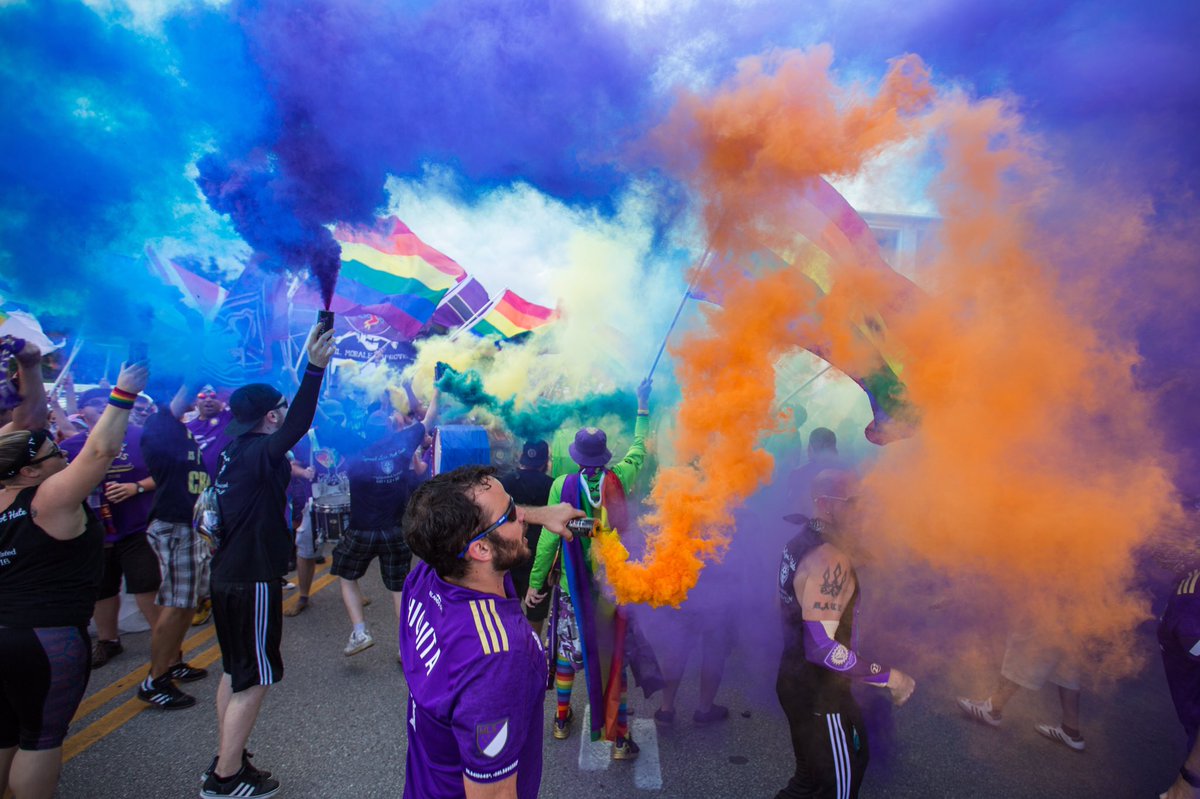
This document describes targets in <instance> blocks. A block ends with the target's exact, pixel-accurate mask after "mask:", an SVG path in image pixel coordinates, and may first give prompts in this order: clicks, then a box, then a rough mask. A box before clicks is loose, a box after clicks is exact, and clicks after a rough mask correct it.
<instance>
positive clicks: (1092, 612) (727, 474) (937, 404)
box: [597, 49, 1171, 675]
mask: <svg viewBox="0 0 1200 799" xmlns="http://www.w3.org/2000/svg"><path fill="white" fill-rule="evenodd" d="M830 63H831V54H830V52H829V51H828V50H827V49H818V50H815V51H813V52H810V53H808V54H798V53H787V54H782V55H777V56H774V57H772V59H770V60H763V59H757V60H752V61H750V62H747V63H746V64H744V65H743V67H742V69H741V70H740V71H739V73H738V75H737V76H736V77H735V78H734V79H733V80H732V81H731V83H730V85H729V86H727V87H725V88H723V89H722V90H720V91H719V92H717V93H716V94H715V95H714V96H713V97H711V98H701V97H697V96H686V97H684V98H682V99H681V101H680V103H679V105H678V107H677V109H676V111H675V113H674V115H673V116H672V117H671V118H670V120H669V121H668V123H667V124H666V126H665V127H664V129H663V130H662V131H660V134H661V135H660V141H661V142H663V146H666V143H667V142H671V143H673V144H672V146H673V147H674V148H675V149H674V150H672V151H671V152H672V157H671V159H670V160H671V163H672V164H673V165H674V167H675V168H676V169H677V170H678V171H679V173H680V174H681V175H683V176H684V177H685V179H687V180H688V181H689V182H690V184H691V185H692V186H693V188H694V189H695V191H696V192H697V194H698V195H699V196H700V197H702V198H703V202H704V211H705V218H706V220H707V224H708V228H709V235H710V242H711V243H712V246H713V247H714V248H719V249H718V251H721V252H725V251H728V252H732V253H733V254H734V256H735V257H733V258H731V259H727V261H726V262H728V263H731V264H739V263H740V264H743V265H744V264H745V263H747V262H749V261H750V260H752V256H753V254H754V253H756V252H761V251H762V250H763V249H764V248H769V249H771V250H773V251H774V252H776V253H779V252H784V251H787V252H789V253H791V256H790V257H789V259H788V260H790V261H791V264H792V265H791V266H790V267H788V266H784V267H783V268H775V269H771V270H758V271H757V272H755V273H753V274H746V273H744V272H743V271H742V269H740V268H734V267H732V266H731V267H730V268H728V269H725V270H722V271H721V272H720V273H719V274H717V275H714V276H712V282H713V283H715V284H718V285H719V286H720V287H721V290H722V292H723V293H722V298H721V299H722V307H720V308H713V309H708V310H706V311H705V315H706V322H707V325H706V328H705V329H704V330H702V331H701V332H698V333H695V334H693V335H691V336H689V337H687V338H685V339H684V340H683V341H682V342H681V343H680V345H679V346H678V347H677V348H676V349H675V350H674V351H673V352H674V355H675V357H676V359H677V362H676V369H677V376H678V379H679V382H680V386H681V391H682V402H681V405H680V407H679V409H678V440H677V441H676V442H675V443H676V452H677V453H678V455H677V460H678V463H677V464H676V465H674V466H670V467H668V468H665V469H663V471H662V472H661V473H660V475H659V478H658V481H657V483H656V484H655V486H654V489H653V493H652V497H651V501H652V504H653V506H654V508H655V510H654V511H653V512H652V513H651V515H650V517H649V518H648V519H647V522H648V526H649V527H650V528H652V533H651V538H650V540H649V541H648V547H647V553H646V556H645V558H644V559H643V560H642V561H641V562H640V563H633V562H630V561H629V559H628V553H627V552H626V551H625V550H624V548H623V547H622V546H621V544H620V542H619V541H618V540H617V539H616V538H615V537H609V538H604V539H601V540H598V541H597V552H598V554H599V557H600V559H601V560H602V562H603V564H604V567H605V571H606V575H607V579H608V581H609V583H610V584H611V585H612V587H613V589H614V590H615V592H616V595H617V597H618V599H619V600H621V601H623V602H648V603H651V604H655V605H658V604H678V603H679V602H681V601H682V600H683V599H685V598H686V596H687V592H688V590H689V589H690V588H691V587H692V586H693V585H695V583H696V581H697V579H698V577H699V574H700V571H701V569H702V568H703V565H704V563H705V562H706V561H711V560H713V559H716V558H719V557H720V556H721V553H722V551H723V548H724V546H725V545H726V543H727V541H728V538H727V535H728V531H729V530H730V528H731V525H732V518H731V513H732V511H733V510H734V509H735V508H736V507H737V506H738V505H739V504H741V503H742V502H744V501H745V500H746V499H747V498H748V497H749V496H750V495H751V494H752V493H753V492H754V491H755V490H756V489H757V488H758V487H759V486H760V484H761V483H762V482H763V481H764V480H765V479H766V478H767V477H768V476H769V475H770V474H771V466H772V464H771V459H770V456H769V455H768V454H767V453H766V452H765V451H763V450H762V449H760V448H757V447H755V446H753V445H754V443H755V441H756V438H757V436H756V433H761V432H764V431H768V430H771V429H773V428H774V427H775V425H776V424H777V423H778V418H777V414H776V413H773V412H772V408H771V402H772V399H773V397H774V393H775V392H774V388H775V375H774V363H775V362H776V360H777V359H778V357H779V356H780V355H782V354H785V353H786V352H788V351H790V350H792V349H794V348H796V347H808V346H811V345H812V342H814V341H818V342H821V343H822V345H823V346H826V347H830V348H831V349H833V350H835V353H833V354H836V355H837V356H838V358H834V357H832V355H831V360H839V359H840V360H841V361H843V362H846V363H848V364H851V365H858V364H862V359H863V357H864V350H863V347H862V346H861V342H855V341H854V340H853V339H854V337H853V336H850V335H849V334H848V332H847V331H848V330H849V329H850V326H851V325H853V324H854V323H855V322H856V321H858V320H861V319H862V317H863V314H864V313H867V312H868V311H869V310H870V309H886V312H885V316H886V323H887V328H888V330H887V334H888V336H889V337H890V340H891V342H892V346H893V347H894V350H895V352H897V353H900V360H901V361H902V370H901V378H902V380H903V382H904V385H905V387H906V391H907V395H906V399H907V401H908V402H909V403H910V404H911V405H912V406H913V407H914V408H915V409H916V411H917V415H918V416H919V418H920V420H921V423H920V428H919V430H918V432H917V434H916V436H915V437H914V438H912V439H911V440H908V441H903V442H899V443H896V444H892V445H889V446H887V447H885V448H883V449H882V450H881V451H880V457H879V458H878V460H877V461H876V462H875V464H874V465H873V467H872V469H871V471H870V472H869V473H868V474H867V475H866V480H865V483H864V485H865V491H866V494H867V496H866V499H867V503H866V504H867V506H868V507H869V508H871V509H872V513H871V519H870V524H869V525H868V526H867V529H869V530H871V535H872V537H871V539H870V541H869V542H867V543H868V544H869V545H870V546H871V548H873V549H875V550H876V554H877V555H883V556H885V557H884V558H882V560H883V562H886V563H888V564H895V565H896V566H899V565H901V564H905V563H907V564H913V563H916V564H922V565H924V566H927V567H932V568H934V569H936V570H938V572H940V573H943V574H945V575H949V576H951V577H952V578H961V579H964V580H971V581H973V582H974V585H975V586H976V588H979V589H984V588H986V590H988V591H990V592H992V594H993V595H994V596H995V600H996V602H997V603H999V604H998V607H999V606H1003V607H1005V608H1009V609H1015V612H1016V613H1018V614H1019V615H1020V616H1021V617H1023V618H1024V619H1025V623H1026V624H1033V625H1035V626H1042V627H1044V628H1045V630H1047V631H1050V632H1053V633H1054V634H1055V635H1057V636H1058V637H1059V638H1060V639H1061V638H1062V637H1063V636H1064V635H1065V636H1067V637H1068V640H1070V641H1072V642H1074V643H1075V644H1076V645H1077V647H1078V649H1079V651H1081V652H1082V651H1085V650H1086V651H1089V652H1093V653H1094V654H1095V660H1094V661H1093V662H1095V663H1098V664H1099V667H1100V668H1101V669H1103V670H1104V672H1105V673H1107V674H1110V675H1113V674H1121V673H1128V671H1129V670H1130V669H1131V668H1132V667H1133V666H1134V665H1135V661H1134V660H1133V659H1131V658H1130V657H1129V656H1128V655H1127V654H1126V653H1127V652H1128V651H1129V647H1122V646H1114V645H1113V644H1115V643H1118V642H1120V641H1121V639H1122V637H1123V636H1124V635H1126V634H1127V632H1128V631H1129V630H1131V629H1132V628H1133V627H1134V626H1135V624H1136V623H1137V622H1138V621H1139V620H1140V619H1142V618H1144V617H1145V615H1146V609H1145V606H1144V603H1143V602H1142V601H1141V600H1140V599H1139V598H1138V597H1137V596H1136V595H1134V594H1133V593H1131V591H1130V590H1129V586H1130V584H1131V581H1132V577H1133V575H1132V564H1133V556H1132V553H1133V551H1134V549H1135V548H1136V547H1137V546H1138V545H1139V544H1140V543H1142V542H1144V541H1146V540H1147V537H1148V536H1149V535H1150V533H1151V532H1152V531H1153V530H1154V529H1155V527H1156V525H1158V524H1159V523H1160V522H1161V520H1162V519H1163V518H1164V517H1165V516H1166V515H1167V514H1169V513H1170V508H1171V494H1170V485H1169V481H1168V478H1167V470H1166V468H1165V467H1166V464H1165V463H1164V458H1163V456H1162V455H1161V449H1160V446H1159V442H1158V437H1157V436H1156V434H1155V431H1154V429H1153V425H1152V423H1151V420H1150V416H1149V412H1148V407H1147V402H1146V397H1144V396H1142V395H1140V394H1139V393H1138V392H1137V390H1136V389H1135V386H1134V384H1133V379H1132V376H1131V367H1132V366H1133V364H1134V363H1135V360H1136V357H1135V353H1134V352H1133V350H1132V348H1131V347H1130V346H1128V345H1125V344H1123V343H1121V342H1120V341H1113V340H1110V336H1109V334H1108V332H1107V331H1106V330H1105V329H1104V326H1103V323H1102V320H1103V317H1102V316H1101V315H1100V314H1101V313H1102V311H1101V310H1099V309H1097V307H1096V306H1095V305H1094V304H1092V303H1093V300H1094V296H1093V295H1091V292H1090V291H1078V292H1076V291H1074V290H1073V288H1072V286H1070V285H1068V284H1066V283H1065V282H1064V281H1062V280H1060V278H1059V277H1058V275H1057V273H1056V271H1055V264H1054V263H1053V261H1052V258H1053V255H1054V254H1055V253H1064V252H1074V253H1076V254H1077V253H1078V252H1079V251H1080V248H1081V247H1086V246H1088V245H1087V243H1086V242H1085V241H1075V242H1072V241H1065V240H1063V235H1065V234H1064V232H1063V231H1061V230H1051V231H1047V230H1044V229H1041V228H1039V227H1038V225H1037V221H1036V220H1037V219H1038V218H1039V217H1040V215H1041V212H1042V211H1044V210H1045V203H1046V202H1047V198H1049V197H1051V196H1056V195H1059V196H1060V195H1061V192H1057V193H1056V192H1055V191H1054V188H1055V187H1054V186H1053V185H1052V183H1051V180H1052V177H1050V176H1052V175H1053V170H1052V169H1051V168H1050V167H1049V165H1048V163H1047V162H1046V161H1044V160H1043V157H1042V156H1041V155H1040V154H1039V152H1038V148H1037V143H1036V142H1035V141H1034V140H1033V139H1031V138H1030V137H1029V136H1027V135H1026V134H1025V133H1024V132H1023V131H1022V129H1021V119H1020V117H1019V116H1018V115H1017V114H1016V113H1015V112H1014V111H1013V110H1012V109H1011V108H1010V107H1009V106H1008V105H1006V104H1005V103H1003V102H1001V101H999V100H984V101H979V102H972V101H969V100H967V99H966V98H964V97H962V96H960V95H957V94H950V95H948V96H941V97H939V96H936V95H935V93H934V92H933V90H932V89H931V88H930V86H929V82H928V74H927V72H926V70H925V68H924V66H923V65H922V64H921V62H920V61H919V59H916V58H915V57H912V56H906V57H904V58H902V59H898V60H896V61H894V62H893V63H892V65H891V68H890V70H889V71H888V74H887V76H886V77H885V78H884V80H883V81H882V83H881V85H880V88H879V90H878V92H877V93H875V94H874V95H873V96H871V95H869V94H868V93H867V92H866V91H865V90H864V89H862V88H858V87H851V88H842V87H840V86H839V85H837V84H836V83H835V82H834V80H833V79H832V78H831V77H830V75H829V66H830ZM915 135H920V136H924V137H927V138H928V139H929V140H930V141H933V142H935V143H936V146H937V147H938V148H939V152H938V155H939V158H940V163H941V164H942V171H941V174H940V176H939V177H938V179H937V181H936V183H935V188H934V192H935V199H936V201H937V203H938V205H939V209H940V211H941V214H942V216H943V224H942V226H941V230H940V241H939V242H938V244H939V246H938V249H937V251H936V253H935V254H932V255H930V256H929V257H928V258H927V259H926V260H925V263H924V266H923V268H924V271H923V273H922V276H923V278H924V280H923V281H922V282H923V283H924V284H925V285H926V286H928V287H930V288H931V293H930V294H929V295H927V296H925V297H923V298H921V300H920V301H913V300H912V299H911V298H909V299H907V300H906V301H905V302H903V303H896V302H894V299H895V296H896V294H895V281H894V280H892V279H891V278H894V275H887V274H884V273H882V272H880V271H878V270H876V271H874V272H873V271H872V270H870V269H869V268H865V267H864V266H863V265H862V264H858V263H850V262H848V261H847V260H842V261H834V262H832V263H830V262H828V257H827V256H825V261H823V262H821V263H819V264H817V265H818V266H820V267H821V268H822V269H825V270H826V271H827V272H828V275H829V277H830V281H829V282H830V284H831V285H830V286H829V287H828V288H827V291H826V293H824V294H821V293H819V292H815V291H814V289H813V286H812V284H811V282H810V281H808V280H807V279H806V278H805V277H804V276H803V275H802V274H801V272H802V270H803V268H806V267H811V266H813V264H814V263H816V261H814V260H813V259H817V260H820V259H821V257H822V254H821V253H819V252H814V250H813V248H811V247H809V248H806V247H804V246H799V247H797V234H798V231H797V229H796V227H795V225H794V224H793V223H794V219H791V218H789V198H792V197H794V196H796V195H797V194H798V193H799V194H802V193H803V192H804V190H805V187H806V186H807V185H809V184H810V182H811V181H813V180H815V179H817V178H818V177H819V176H821V175H836V174H852V173H854V172H855V171H856V170H857V169H859V168H860V167H861V166H862V165H863V163H864V161H866V160H867V159H868V158H869V157H871V156H872V155H873V154H875V153H877V152H879V151H880V149H881V148H884V147H886V146H887V145H888V144H889V143H894V142H897V141H900V140H902V139H905V138H908V137H911V136H915ZM1129 213H1131V214H1136V213H1139V208H1138V207H1135V205H1134V204H1133V202H1132V201H1131V207H1130V209H1129ZM1128 229H1129V231H1133V232H1132V233H1129V234H1128V235H1136V231H1137V229H1138V226H1137V225H1136V224H1134V225H1130V226H1129V228H1128ZM1073 232H1075V233H1078V232H1079V231H1073ZM738 256H740V257H738ZM810 271H811V270H810ZM863 365H864V366H865V364H863ZM1097 643H1103V644H1104V646H1102V647H1094V646H1092V645H1094V644H1097Z"/></svg>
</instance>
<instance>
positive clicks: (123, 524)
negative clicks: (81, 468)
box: [59, 425, 154, 544]
mask: <svg viewBox="0 0 1200 799" xmlns="http://www.w3.org/2000/svg"><path fill="white" fill-rule="evenodd" d="M87 437H88V434H87V433H79V434H78V435H74V436H71V437H70V438H68V439H67V440H66V441H64V442H62V444H60V445H59V446H61V447H62V451H63V452H65V453H66V454H67V460H69V461H70V460H74V459H75V458H76V457H78V455H79V452H80V450H82V449H83V444H84V442H85V441H87ZM149 476H150V470H149V469H148V468H146V461H145V459H144V458H142V428H140V427H135V426H133V425H130V426H129V428H128V429H126V431H125V442H124V443H123V444H122V445H121V454H120V455H118V456H117V457H116V458H114V459H113V462H112V465H111V466H109V467H108V472H107V473H106V474H105V475H104V483H135V482H137V481H139V480H145V479H146V478H147V477H149ZM97 490H98V492H100V493H101V494H102V493H103V490H104V484H103V483H101V485H100V487H99V488H98V489H97ZM89 502H90V500H89ZM98 503H99V498H97V504H98ZM153 505H154V492H152V491H147V492H145V493H144V494H135V495H133V496H132V497H130V498H129V499H127V500H125V501H124V502H110V503H109V507H110V508H111V510H112V520H113V527H115V528H116V534H115V535H114V534H113V533H107V534H106V535H105V538H104V543H105V544H111V543H113V542H114V541H120V540H121V539H122V538H128V537H129V536H131V535H135V534H137V533H144V532H146V527H147V525H148V523H149V519H150V508H151V507H153Z"/></svg>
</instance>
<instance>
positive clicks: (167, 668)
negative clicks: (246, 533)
mask: <svg viewBox="0 0 1200 799" xmlns="http://www.w3.org/2000/svg"><path fill="white" fill-rule="evenodd" d="M191 395H192V392H189V391H188V390H187V387H186V386H180V388H179V391H178V392H177V393H176V394H175V398H174V399H172V400H171V404H170V405H169V406H167V407H166V408H164V409H163V410H161V411H159V412H158V413H155V414H153V415H151V416H150V417H148V418H147V419H146V422H145V427H144V429H143V432H142V458H143V459H144V460H145V462H146V468H148V469H149V470H150V476H151V477H153V478H154V484H155V486H156V488H155V491H154V504H153V505H152V506H151V508H150V524H149V526H148V527H147V529H146V539H147V540H148V541H149V542H150V546H151V548H152V549H153V550H154V554H155V555H157V556H158V564H159V571H161V572H162V583H161V584H160V586H159V589H158V596H157V597H156V598H155V603H156V604H158V605H159V607H160V611H159V614H158V619H157V621H156V622H155V624H154V631H153V633H152V634H151V636H150V673H149V674H148V675H147V677H146V679H145V680H143V681H142V684H141V685H140V686H139V687H138V698H139V699H141V700H142V701H144V702H149V703H150V704H152V705H154V706H155V707H159V708H163V709H165V710H174V709H177V708H184V707H191V706H192V705H194V704H196V699H195V697H192V696H189V695H188V694H185V693H184V692H182V691H180V690H179V689H178V688H176V687H175V685H174V683H175V682H191V681H193V680H199V679H203V678H204V677H206V676H208V672H207V671H205V670H204V669H197V668H193V667H191V666H189V665H187V664H186V663H183V662H182V652H181V651H180V647H182V645H183V639H184V636H185V635H186V634H187V631H188V628H189V627H190V626H191V625H192V617H193V614H194V613H195V610H196V605H197V603H198V602H199V600H200V598H201V597H202V596H206V595H207V594H208V576H209V572H208V568H209V565H208V564H209V559H210V553H209V551H208V545H207V544H205V543H204V542H203V541H202V540H201V539H200V536H199V535H198V534H197V532H196V531H195V530H194V529H193V528H192V511H193V509H194V508H195V506H196V499H197V498H198V497H199V496H200V493H201V492H202V491H204V489H205V488H207V487H208V482H209V476H208V470H207V469H206V468H205V466H204V457H203V453H202V451H201V449H200V445H199V444H198V443H197V441H196V439H195V438H194V437H193V435H192V432H191V431H190V430H189V429H188V428H187V426H186V425H184V423H183V422H182V421H180V417H181V416H182V415H183V413H184V411H185V410H187V404H188V397H189V396H191Z"/></svg>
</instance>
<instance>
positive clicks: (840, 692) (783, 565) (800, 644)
mask: <svg viewBox="0 0 1200 799" xmlns="http://www.w3.org/2000/svg"><path fill="white" fill-rule="evenodd" d="M819 525H820V522H813V521H812V520H810V521H809V522H808V523H807V524H806V525H805V526H804V527H803V528H802V529H801V530H800V532H799V533H797V534H796V536H795V537H794V538H792V540H791V541H788V542H787V545H786V546H785V547H784V548H783V557H782V558H781V559H780V563H779V606H780V609H781V611H782V613H783V655H782V657H781V659H780V662H779V676H780V678H781V679H787V680H789V682H791V683H792V687H793V688H795V689H798V693H800V694H801V695H804V696H808V697H811V699H812V708H813V712H816V713H836V712H840V711H842V710H844V709H846V708H847V707H848V706H851V705H853V701H854V700H853V698H852V696H851V694H850V678H849V677H847V676H845V675H843V674H838V673H837V672H835V671H832V670H830V669H827V668H825V667H823V666H818V665H817V664H815V663H810V662H809V661H808V660H807V659H806V658H805V657H804V617H803V612H802V611H801V608H800V597H797V596H796V589H795V579H796V570H797V568H799V566H800V563H801V561H803V560H804V558H805V557H807V556H808V553H810V552H812V551H813V550H814V549H816V548H817V547H819V546H820V545H821V544H823V543H825V541H824V539H823V538H822V537H821V531H820V529H819ZM852 574H853V570H851V571H850V572H848V573H846V574H842V573H841V569H840V567H839V568H835V569H834V570H833V571H832V572H830V573H827V574H824V575H821V578H820V579H822V580H823V582H822V585H826V586H828V587H829V589H830V592H831V593H830V595H831V596H833V595H834V593H835V592H840V590H841V586H843V585H845V583H846V581H847V580H849V579H850V576H851V575H852ZM810 579H811V578H810ZM857 613H858V581H857V580H855V584H854V593H853V594H851V596H850V599H849V600H848V601H847V603H846V610H845V612H844V613H843V614H842V620H841V622H840V623H839V624H838V628H837V633H835V634H834V636H833V638H834V640H835V641H837V642H838V643H839V644H842V645H843V646H846V647H849V648H851V649H854V644H855V635H854V619H855V616H856V615H857Z"/></svg>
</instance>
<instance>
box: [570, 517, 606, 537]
mask: <svg viewBox="0 0 1200 799" xmlns="http://www.w3.org/2000/svg"><path fill="white" fill-rule="evenodd" d="M567 529H568V530H569V531H570V532H571V535H582V536H585V537H587V538H590V537H592V536H594V535H595V534H596V533H598V532H600V522H599V521H597V520H596V519H572V520H571V521H569V522H567Z"/></svg>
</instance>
